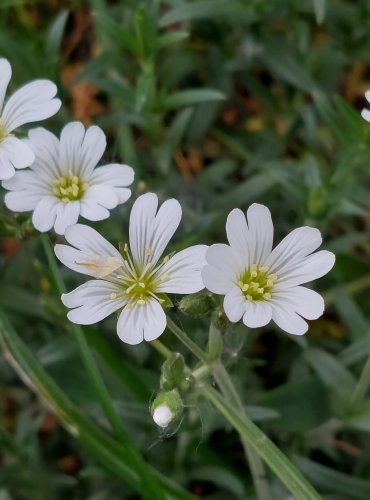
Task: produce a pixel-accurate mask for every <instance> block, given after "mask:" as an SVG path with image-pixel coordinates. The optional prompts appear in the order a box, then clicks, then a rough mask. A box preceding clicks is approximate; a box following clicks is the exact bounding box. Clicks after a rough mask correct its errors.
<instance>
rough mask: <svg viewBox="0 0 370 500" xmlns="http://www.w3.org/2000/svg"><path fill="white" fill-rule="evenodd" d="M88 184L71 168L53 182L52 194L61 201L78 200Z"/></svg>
mask: <svg viewBox="0 0 370 500" xmlns="http://www.w3.org/2000/svg"><path fill="white" fill-rule="evenodd" d="M87 187H88V185H87V184H86V183H85V182H84V181H83V180H82V179H81V178H80V177H78V176H77V175H75V174H74V173H73V172H72V171H71V170H70V171H69V172H68V175H66V176H65V177H60V178H59V179H58V180H56V181H55V182H54V186H53V194H54V195H55V196H56V197H57V198H59V199H60V200H61V201H65V202H68V201H76V200H80V199H81V198H82V196H83V194H84V193H85V191H86V189H87Z"/></svg>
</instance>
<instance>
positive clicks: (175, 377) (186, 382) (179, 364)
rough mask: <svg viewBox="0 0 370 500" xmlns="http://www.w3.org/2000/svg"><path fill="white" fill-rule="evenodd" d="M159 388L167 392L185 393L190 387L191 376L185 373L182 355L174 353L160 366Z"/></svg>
mask: <svg viewBox="0 0 370 500" xmlns="http://www.w3.org/2000/svg"><path fill="white" fill-rule="evenodd" d="M161 371H162V373H161V380H160V386H161V389H165V390H167V391H169V390H171V389H178V390H179V391H180V392H186V391H187V390H189V388H190V386H191V382H192V380H191V376H190V375H187V374H186V372H185V361H184V357H183V356H182V354H180V353H179V352H174V353H172V354H171V356H170V357H169V358H168V359H166V361H165V362H164V363H163V365H162V370H161Z"/></svg>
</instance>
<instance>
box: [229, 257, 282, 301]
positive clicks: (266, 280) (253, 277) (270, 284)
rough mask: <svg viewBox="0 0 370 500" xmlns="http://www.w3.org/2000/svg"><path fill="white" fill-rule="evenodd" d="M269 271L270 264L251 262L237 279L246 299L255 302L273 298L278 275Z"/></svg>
mask: <svg viewBox="0 0 370 500" xmlns="http://www.w3.org/2000/svg"><path fill="white" fill-rule="evenodd" d="M268 271H269V267H268V266H257V264H251V266H250V267H249V268H248V269H246V270H245V271H244V273H243V274H242V275H241V276H240V278H239V279H238V281H236V284H237V285H238V287H239V288H240V290H241V291H242V292H243V295H244V296H245V298H246V300H248V301H250V302H255V301H261V300H270V299H271V297H272V291H273V288H274V285H275V282H276V281H277V279H278V277H277V275H276V274H273V273H271V274H268ZM247 292H248V293H247Z"/></svg>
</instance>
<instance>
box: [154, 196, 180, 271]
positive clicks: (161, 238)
mask: <svg viewBox="0 0 370 500" xmlns="http://www.w3.org/2000/svg"><path fill="white" fill-rule="evenodd" d="M181 216H182V210H181V205H180V203H179V202H178V201H177V200H175V199H172V200H167V201H165V202H164V203H162V205H161V206H160V208H159V210H158V212H157V215H156V217H155V219H154V226H153V232H152V236H151V239H150V242H149V247H150V248H151V249H152V250H153V256H152V261H153V262H157V261H158V259H159V258H160V256H161V255H162V253H163V252H164V250H165V248H166V246H167V245H168V242H169V241H170V239H171V238H172V236H173V234H174V233H175V231H176V229H177V228H178V227H179V224H180V221H181Z"/></svg>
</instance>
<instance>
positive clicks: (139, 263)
mask: <svg viewBox="0 0 370 500" xmlns="http://www.w3.org/2000/svg"><path fill="white" fill-rule="evenodd" d="M157 208H158V198H157V196H156V195H155V194H153V193H147V194H144V195H142V196H140V197H139V198H138V199H137V200H136V201H135V203H134V205H133V207H132V211H131V216H130V227H129V242H130V244H129V245H127V244H125V245H124V247H123V249H122V250H121V251H122V254H121V253H120V252H119V251H118V250H116V249H115V248H114V247H113V246H112V245H111V244H110V243H108V241H106V240H105V239H104V238H103V237H102V236H101V235H100V234H99V233H98V232H97V231H95V230H94V229H92V228H90V227H88V226H84V225H80V224H76V225H74V226H71V227H69V228H68V229H67V231H66V234H65V238H66V240H67V242H68V243H70V244H71V245H72V246H68V245H56V247H55V254H56V256H57V257H58V259H59V260H60V261H61V262H62V263H63V264H65V265H66V266H68V267H69V268H71V269H72V270H74V271H77V272H80V273H83V274H87V275H89V276H93V277H94V278H101V279H95V280H91V281H88V282H87V283H85V284H84V285H81V286H79V287H78V288H76V289H75V290H74V291H72V292H70V293H67V294H64V295H62V301H63V303H64V305H66V306H67V307H70V308H74V309H73V310H72V311H69V313H68V318H69V319H70V320H71V321H72V322H74V323H79V324H82V325H90V324H93V323H97V322H98V321H101V320H102V319H104V318H105V317H107V316H108V315H109V314H111V313H113V312H114V311H117V310H118V309H122V311H121V313H120V315H119V318H118V324H117V333H118V336H119V337H120V339H121V340H123V341H124V342H127V343H128V344H138V343H140V342H141V341H142V340H144V339H145V340H149V341H150V340H154V339H156V338H157V337H159V335H161V333H162V332H163V331H164V329H165V327H166V315H165V313H164V311H163V308H162V305H161V304H162V303H163V295H162V294H165V293H179V294H188V293H194V292H198V291H199V290H201V289H202V288H204V285H203V281H202V278H201V273H200V270H201V268H202V267H203V266H204V265H205V263H206V262H205V252H206V249H207V247H206V246H205V245H196V246H192V247H189V248H186V249H185V250H182V251H180V252H178V253H177V254H175V255H174V256H171V257H165V258H164V259H162V260H161V261H159V259H160V258H161V255H162V254H163V252H164V250H165V248H166V246H167V244H168V242H169V240H170V238H171V237H172V235H173V233H174V232H175V231H176V229H177V227H178V225H179V223H180V220H181V207H180V204H179V202H178V201H177V200H174V199H172V200H168V201H166V202H164V203H163V204H162V206H161V207H160V209H159V210H158V212H157Z"/></svg>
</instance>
